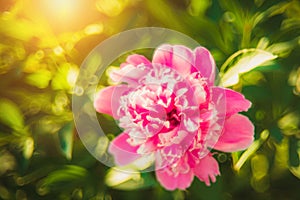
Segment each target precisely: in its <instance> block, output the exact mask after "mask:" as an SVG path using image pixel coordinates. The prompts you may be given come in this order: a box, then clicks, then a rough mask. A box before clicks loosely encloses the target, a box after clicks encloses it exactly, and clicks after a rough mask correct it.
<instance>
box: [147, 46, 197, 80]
mask: <svg viewBox="0 0 300 200" xmlns="http://www.w3.org/2000/svg"><path fill="white" fill-rule="evenodd" d="M193 59H194V58H193V52H192V51H191V50H190V49H188V48H186V47H185V46H182V45H174V46H171V45H162V46H160V47H158V48H157V49H156V51H155V52H154V55H153V60H152V63H157V64H161V65H166V66H168V67H170V68H172V69H174V70H176V71H177V73H179V74H180V75H182V76H183V77H185V76H187V75H189V74H190V72H191V68H192V66H193Z"/></svg>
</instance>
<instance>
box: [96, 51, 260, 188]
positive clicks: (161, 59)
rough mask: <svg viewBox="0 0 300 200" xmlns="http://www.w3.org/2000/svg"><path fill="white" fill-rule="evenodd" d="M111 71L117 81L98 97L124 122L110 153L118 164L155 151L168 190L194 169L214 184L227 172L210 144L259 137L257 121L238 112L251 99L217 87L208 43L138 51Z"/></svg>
mask: <svg viewBox="0 0 300 200" xmlns="http://www.w3.org/2000/svg"><path fill="white" fill-rule="evenodd" d="M110 78H111V80H112V81H114V82H115V83H116V85H114V86H109V87H107V88H105V89H103V90H101V91H100V92H99V93H98V94H97V96H96V99H95V102H94V106H95V108H96V110H97V111H98V112H100V113H106V114H109V115H111V116H113V117H114V118H115V119H116V120H118V122H119V126H120V127H121V128H122V129H124V132H123V133H122V134H120V135H119V136H118V137H116V138H115V139H114V140H113V141H112V143H111V145H110V147H109V152H110V153H111V154H112V155H113V156H114V158H115V163H116V164H117V165H127V164H129V163H131V162H133V161H134V160H136V159H138V158H140V157H142V156H144V155H148V154H154V155H155V156H154V157H155V160H154V162H155V167H156V176H157V179H158V181H159V182H160V183H161V184H162V185H163V186H164V187H165V188H166V189H168V190H174V189H177V188H178V189H186V188H187V187H189V186H190V185H191V183H192V181H193V178H194V176H197V177H198V179H199V180H201V181H203V182H205V183H206V185H210V183H211V182H215V181H216V176H217V175H220V171H219V166H218V163H217V161H216V160H215V159H214V158H213V156H212V153H210V150H211V149H216V150H220V151H224V152H233V151H240V150H243V149H245V148H247V147H248V146H249V145H250V144H251V143H252V141H253V135H254V127H253V125H252V123H251V122H250V120H249V119H248V118H247V117H245V116H243V115H240V114H238V112H241V111H247V110H248V108H249V107H250V106H251V103H250V102H249V101H248V100H246V99H245V98H244V96H243V95H242V94H240V93H238V92H235V91H233V90H230V89H226V88H221V87H218V86H214V81H215V63H214V60H213V58H212V56H211V54H210V52H209V51H208V50H206V49H205V48H203V47H198V48H196V49H195V50H194V51H192V50H190V49H188V48H186V47H184V46H180V45H175V46H171V45H162V46H160V47H159V48H157V49H156V51H155V52H154V55H153V59H152V62H150V61H149V60H148V59H147V58H145V57H144V56H141V55H136V54H135V55H131V56H128V58H127V60H126V62H125V63H123V64H122V65H121V67H120V69H118V70H114V71H112V72H111V73H110ZM122 83H126V84H122Z"/></svg>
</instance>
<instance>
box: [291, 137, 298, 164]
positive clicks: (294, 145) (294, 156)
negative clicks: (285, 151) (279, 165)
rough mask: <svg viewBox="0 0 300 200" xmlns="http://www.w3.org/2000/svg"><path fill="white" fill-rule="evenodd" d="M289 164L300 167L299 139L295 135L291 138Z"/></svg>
mask: <svg viewBox="0 0 300 200" xmlns="http://www.w3.org/2000/svg"><path fill="white" fill-rule="evenodd" d="M289 164H290V166H292V167H298V166H299V165H300V160H299V155H298V140H297V139H296V138H295V137H294V136H292V137H290V138H289Z"/></svg>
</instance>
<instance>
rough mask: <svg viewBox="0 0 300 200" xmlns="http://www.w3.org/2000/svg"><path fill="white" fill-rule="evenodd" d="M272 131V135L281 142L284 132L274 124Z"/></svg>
mask: <svg viewBox="0 0 300 200" xmlns="http://www.w3.org/2000/svg"><path fill="white" fill-rule="evenodd" d="M270 133H271V136H272V137H273V138H274V139H275V140H276V141H277V142H279V143H280V142H281V141H282V139H283V135H282V132H281V130H280V129H279V128H278V126H277V125H275V126H273V127H272V128H271V129H270Z"/></svg>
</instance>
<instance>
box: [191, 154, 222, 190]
mask: <svg viewBox="0 0 300 200" xmlns="http://www.w3.org/2000/svg"><path fill="white" fill-rule="evenodd" d="M194 173H195V175H196V176H197V177H198V178H199V180H200V181H203V182H204V183H205V184H206V185H207V186H210V182H213V183H214V182H216V176H218V175H220V171H219V165H218V162H217V161H216V160H215V159H214V158H213V157H212V156H211V155H207V156H205V157H204V158H202V159H201V160H200V162H199V163H198V164H197V165H196V167H195V168H194Z"/></svg>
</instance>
